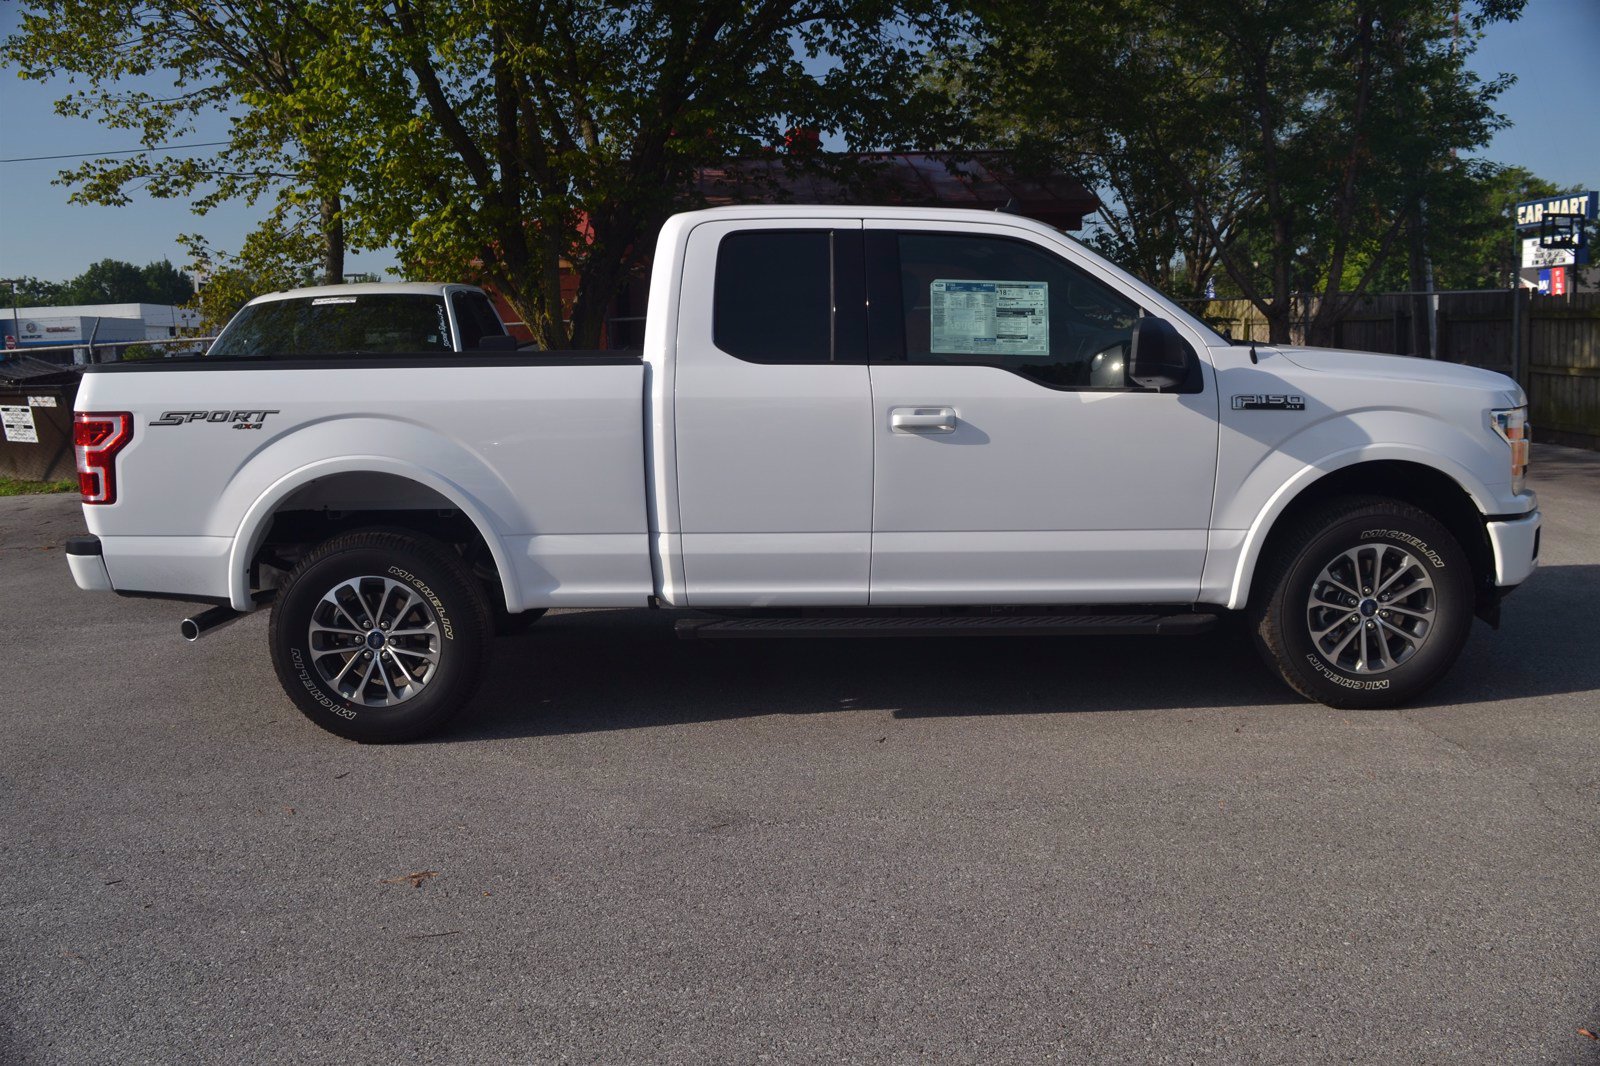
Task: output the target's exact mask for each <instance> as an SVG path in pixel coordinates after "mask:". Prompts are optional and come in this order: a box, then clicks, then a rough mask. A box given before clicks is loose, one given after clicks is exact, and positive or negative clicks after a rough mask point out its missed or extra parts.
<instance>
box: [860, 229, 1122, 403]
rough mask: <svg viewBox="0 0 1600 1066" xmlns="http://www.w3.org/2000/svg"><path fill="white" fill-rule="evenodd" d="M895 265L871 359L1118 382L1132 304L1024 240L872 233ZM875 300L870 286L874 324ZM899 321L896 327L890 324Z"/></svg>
mask: <svg viewBox="0 0 1600 1066" xmlns="http://www.w3.org/2000/svg"><path fill="white" fill-rule="evenodd" d="M873 244H874V247H875V249H876V251H875V254H877V255H880V256H882V255H888V256H890V257H892V258H894V259H896V260H897V261H898V267H897V269H890V270H888V271H885V270H882V269H879V270H873V271H870V272H869V273H870V274H871V275H875V276H876V277H878V278H881V279H882V283H883V284H885V285H887V284H890V282H889V278H891V277H893V278H896V279H897V280H898V292H897V293H891V294H889V295H893V296H898V303H899V308H898V310H897V311H896V310H892V309H885V311H886V313H888V314H890V315H891V316H892V317H893V319H895V320H896V321H895V322H892V323H888V325H889V326H890V327H891V328H890V329H889V330H888V331H887V332H889V333H890V334H893V333H895V332H898V333H899V334H900V336H899V337H897V338H896V337H891V338H890V341H889V343H888V344H884V343H882V342H881V339H880V341H879V342H878V343H875V344H874V359H875V360H881V361H894V362H901V361H903V362H909V363H924V364H938V365H946V366H994V367H999V368H1001V369H1005V370H1009V371H1011V372H1013V373H1016V374H1019V375H1021V376H1022V377H1025V378H1027V379H1029V380H1030V381H1034V382H1037V383H1038V384H1040V385H1044V386H1047V387H1049V388H1055V389H1080V388H1126V387H1128V386H1129V382H1128V380H1127V376H1126V370H1125V367H1126V361H1127V355H1128V348H1129V344H1130V342H1131V340H1132V337H1133V327H1134V323H1135V322H1137V321H1138V318H1139V308H1138V305H1137V304H1134V303H1133V302H1132V301H1130V300H1128V299H1126V298H1125V297H1123V296H1121V295H1119V294H1118V293H1116V292H1115V291H1113V290H1112V289H1110V288H1107V287H1106V286H1105V285H1103V284H1101V283H1100V282H1098V281H1096V280H1095V279H1093V278H1091V277H1090V276H1089V275H1087V274H1085V273H1084V272H1083V271H1081V270H1079V269H1078V268H1077V267H1075V266H1073V265H1072V264H1070V263H1068V262H1067V261H1066V260H1064V259H1061V258H1060V257H1058V256H1055V255H1052V254H1050V253H1049V252H1047V251H1046V250H1044V249H1042V248H1039V247H1037V246H1035V245H1032V244H1029V243H1027V242H1025V241H1020V240H1011V239H1007V238H1004V237H987V236H969V235H966V234H951V233H900V234H895V235H893V236H892V237H887V239H878V240H875V241H874V242H873ZM882 303H892V302H891V301H880V299H879V296H878V294H877V293H874V294H873V313H874V323H873V329H874V331H875V332H877V331H879V329H880V324H879V322H878V321H877V320H876V316H877V315H878V314H879V308H880V306H881V304H882ZM896 324H897V325H898V327H899V329H898V330H894V329H893V328H892V327H893V326H894V325H896Z"/></svg>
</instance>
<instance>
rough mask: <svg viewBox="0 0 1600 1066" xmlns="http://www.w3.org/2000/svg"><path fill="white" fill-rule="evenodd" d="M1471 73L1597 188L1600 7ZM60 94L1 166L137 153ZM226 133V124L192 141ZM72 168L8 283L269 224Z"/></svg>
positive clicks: (1583, 182) (6, 236)
mask: <svg viewBox="0 0 1600 1066" xmlns="http://www.w3.org/2000/svg"><path fill="white" fill-rule="evenodd" d="M16 23H17V11H16V5H15V3H13V2H10V0H7V2H4V3H0V33H5V34H9V33H10V32H12V31H13V30H14V29H15V27H16ZM1473 65H1474V67H1475V68H1476V69H1477V70H1478V72H1479V73H1480V74H1481V75H1483V76H1485V77H1492V76H1493V75H1495V74H1496V73H1500V72H1506V73H1511V74H1515V75H1516V76H1517V84H1516V85H1514V86H1513V87H1512V88H1511V89H1510V90H1508V91H1507V92H1506V94H1505V95H1504V96H1503V97H1502V98H1501V102H1500V109H1501V110H1502V111H1503V112H1504V113H1505V114H1506V116H1507V117H1508V118H1510V119H1511V121H1512V126H1511V127H1510V128H1509V129H1506V130H1503V131H1501V132H1500V133H1499V134H1498V135H1497V136H1496V137H1495V139H1494V141H1493V143H1492V144H1491V145H1490V146H1489V147H1488V149H1487V150H1486V151H1485V152H1484V153H1483V154H1484V155H1485V156H1486V157H1487V158H1490V159H1494V160H1497V161H1499V162H1503V163H1515V164H1519V165H1521V166H1525V167H1528V168H1529V169H1531V170H1532V171H1534V173H1536V174H1539V175H1540V176H1542V177H1545V178H1548V179H1550V180H1551V181H1554V182H1556V183H1558V184H1559V185H1561V186H1563V187H1564V188H1566V189H1594V188H1597V187H1600V0H1529V3H1528V7H1527V11H1526V13H1525V14H1524V15H1523V17H1522V19H1521V20H1520V21H1518V22H1516V23H1512V24H1509V25H1496V26H1493V27H1491V28H1490V30H1489V31H1488V33H1487V35H1486V36H1485V38H1484V40H1483V42H1482V43H1481V45H1480V47H1479V49H1478V52H1477V54H1476V55H1475V56H1474V62H1473ZM63 88H64V87H62V86H57V85H51V84H45V85H39V84H35V83H32V82H24V81H22V80H21V79H19V78H17V77H16V74H15V72H14V71H11V70H0V160H12V159H17V158H18V157H25V156H46V155H67V154H80V153H88V154H95V153H100V152H110V151H115V150H118V149H125V148H134V147H137V143H136V142H135V140H134V138H133V137H132V136H131V135H130V134H129V133H128V132H127V131H124V130H111V129H101V128H100V127H98V126H95V125H93V124H92V123H89V122H85V121H83V120H80V119H66V118H60V117H58V116H57V115H56V114H55V113H54V112H53V110H52V108H51V105H52V103H53V102H54V100H55V99H56V97H57V96H59V95H61V93H62V90H63ZM224 134H225V120H224V119H223V118H221V117H220V116H219V117H217V118H216V119H214V120H213V123H212V124H211V125H209V126H202V127H201V128H200V129H199V130H197V132H196V133H195V135H194V136H193V137H192V138H190V139H191V140H192V141H213V140H221V139H222V137H223V136H224ZM72 162H73V161H72V160H35V161H28V162H0V277H13V276H16V275H33V276H36V277H40V278H45V279H49V280H55V281H60V280H65V279H67V278H70V277H73V276H75V275H77V274H79V273H81V272H82V271H83V270H84V269H85V268H86V267H87V266H88V265H89V264H90V263H92V262H94V261H95V260H98V259H106V258H112V259H125V260H129V261H131V262H134V263H139V264H143V263H146V262H150V261H151V260H158V259H170V260H172V262H174V263H176V264H178V265H179V266H183V265H184V261H185V260H184V255H183V251H182V249H181V248H179V246H178V244H177V242H176V240H175V238H176V236H177V234H180V233H200V234H204V235H205V236H206V237H207V238H208V239H209V241H210V243H211V245H212V247H214V248H218V249H222V250H226V251H233V250H236V249H237V248H238V247H239V245H240V243H241V242H242V241H243V239H244V236H245V234H246V233H248V232H249V231H250V230H251V229H252V228H253V227H254V226H255V224H256V223H257V222H258V221H259V220H260V218H261V216H262V215H263V214H264V211H263V210H260V209H251V208H249V207H247V206H244V205H233V206H228V207H224V208H220V209H218V210H216V211H213V212H212V213H210V214H209V215H206V216H203V217H197V216H195V215H194V214H193V213H192V212H190V211H189V209H188V206H187V205H186V204H184V203H181V202H178V201H171V200H156V199H152V198H150V197H145V196H140V195H137V194H136V196H135V200H134V203H133V204H132V205H130V206H127V207H121V208H110V207H85V206H81V205H76V204H69V203H67V196H68V190H67V189H65V188H63V187H61V186H59V185H53V184H51V182H52V179H54V177H55V176H56V173H57V172H58V171H59V170H60V169H61V168H62V167H63V166H68V165H71V164H72ZM393 262H394V258H393V256H392V255H390V254H388V253H387V252H384V251H377V252H365V253H362V254H360V255H352V256H350V257H349V260H348V261H347V263H346V269H347V270H352V271H355V270H371V271H375V272H381V271H383V270H384V269H385V268H387V267H389V266H391V265H392V264H393Z"/></svg>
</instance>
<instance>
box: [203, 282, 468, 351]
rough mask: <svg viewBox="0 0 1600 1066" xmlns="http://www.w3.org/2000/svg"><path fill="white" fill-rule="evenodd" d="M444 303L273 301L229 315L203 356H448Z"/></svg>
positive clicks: (434, 299) (390, 297) (399, 297)
mask: <svg viewBox="0 0 1600 1066" xmlns="http://www.w3.org/2000/svg"><path fill="white" fill-rule="evenodd" d="M448 351H450V329H449V321H448V320H447V319H446V317H445V309H444V300H443V299H441V298H440V297H438V296H427V295H422V294H410V293H392V294H389V293H385V294H378V295H374V294H366V295H361V296H318V297H305V298H301V299H293V300H273V301H270V302H268V303H261V304H254V305H252V306H250V307H246V308H245V309H244V310H242V311H240V312H239V313H238V314H237V315H235V316H234V319H233V321H232V322H230V323H228V328H227V329H225V330H223V332H222V336H220V337H218V338H217V340H216V343H215V344H213V345H212V346H211V351H210V352H209V353H207V354H209V355H212V356H223V357H228V356H232V357H252V356H254V357H261V356H274V355H287V356H305V355H341V354H346V353H350V352H448Z"/></svg>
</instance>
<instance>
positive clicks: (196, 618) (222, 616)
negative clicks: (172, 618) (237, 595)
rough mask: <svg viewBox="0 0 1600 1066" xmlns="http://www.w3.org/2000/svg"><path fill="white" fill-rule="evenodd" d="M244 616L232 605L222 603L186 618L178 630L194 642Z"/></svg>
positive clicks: (186, 638) (185, 637)
mask: <svg viewBox="0 0 1600 1066" xmlns="http://www.w3.org/2000/svg"><path fill="white" fill-rule="evenodd" d="M243 617H244V615H242V614H240V613H239V612H238V611H235V610H234V609H233V608H232V607H229V606H226V605H220V606H217V607H213V608H211V610H209V611H201V612H200V613H199V614H197V615H191V616H190V617H188V618H185V619H184V620H183V621H182V622H179V623H178V632H179V633H180V634H182V636H183V639H184V640H187V641H189V642H190V643H191V644H192V643H194V642H195V641H197V640H199V639H200V638H201V637H203V636H205V635H206V634H207V633H209V632H211V631H212V630H214V629H221V628H222V627H223V626H225V625H227V624H228V623H229V622H237V621H238V620H239V619H241V618H243Z"/></svg>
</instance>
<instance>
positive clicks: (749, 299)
mask: <svg viewBox="0 0 1600 1066" xmlns="http://www.w3.org/2000/svg"><path fill="white" fill-rule="evenodd" d="M832 263H833V253H832V234H831V233H830V232H829V231H828V230H755V231H749V232H744V233H730V234H729V235H728V236H726V237H724V238H722V241H721V243H720V245H719V246H718V248H717V276H716V293H715V296H714V297H713V304H712V343H714V344H715V345H716V346H717V347H718V348H721V349H722V350H723V351H725V352H727V353H728V354H729V355H733V356H737V357H738V358H740V359H744V360H747V361H749V362H752V363H826V362H829V361H830V360H831V359H832V357H833V356H832V335H833V280H832V270H833V267H832Z"/></svg>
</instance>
